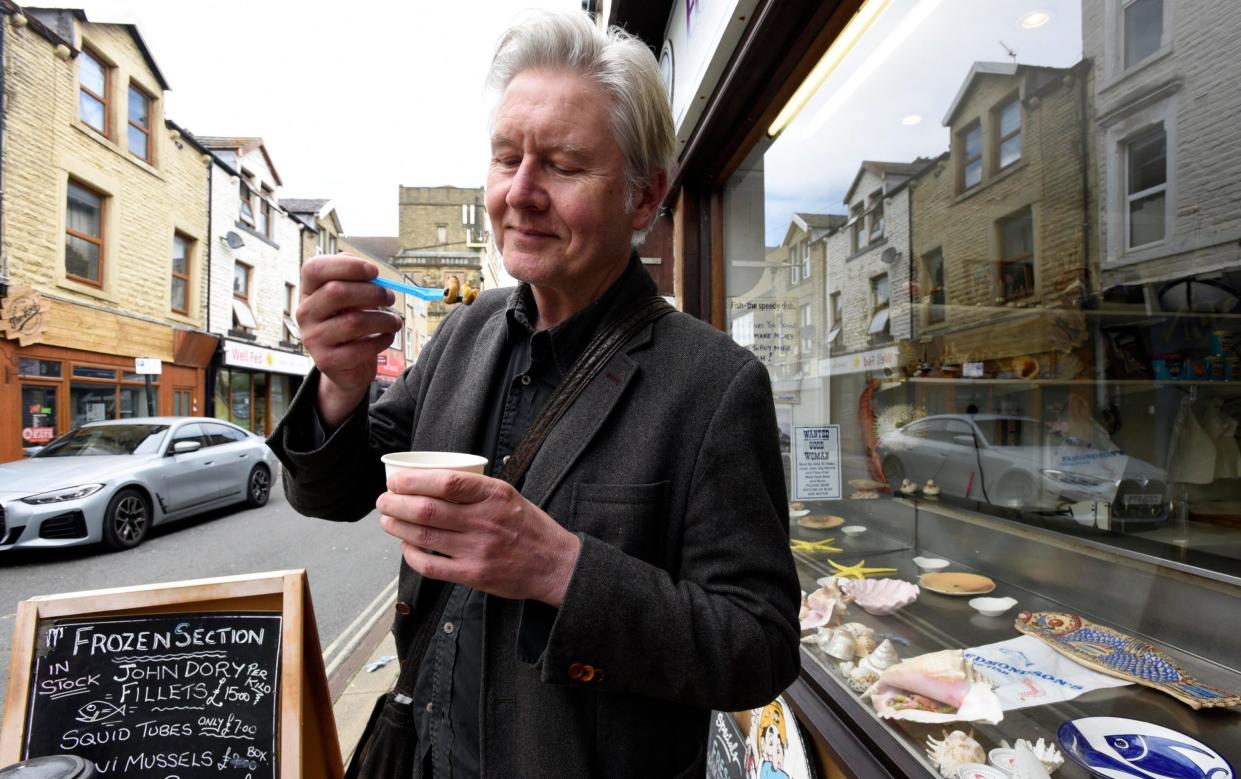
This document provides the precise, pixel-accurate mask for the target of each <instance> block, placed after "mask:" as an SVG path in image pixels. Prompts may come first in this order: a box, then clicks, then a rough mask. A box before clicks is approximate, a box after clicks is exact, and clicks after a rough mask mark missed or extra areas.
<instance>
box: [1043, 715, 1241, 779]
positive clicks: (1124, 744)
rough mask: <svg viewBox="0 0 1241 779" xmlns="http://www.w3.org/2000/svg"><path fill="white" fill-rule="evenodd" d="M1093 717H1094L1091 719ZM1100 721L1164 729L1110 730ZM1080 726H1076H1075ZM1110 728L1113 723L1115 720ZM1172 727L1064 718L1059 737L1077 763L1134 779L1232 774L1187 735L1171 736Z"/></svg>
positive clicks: (1228, 778)
mask: <svg viewBox="0 0 1241 779" xmlns="http://www.w3.org/2000/svg"><path fill="white" fill-rule="evenodd" d="M1092 720H1094V721H1095V722H1094V723H1092ZM1100 720H1110V722H1111V723H1116V724H1120V725H1123V724H1125V723H1128V724H1137V725H1139V726H1145V727H1146V728H1149V729H1151V730H1158V731H1160V732H1164V733H1168V734H1169V735H1168V736H1163V735H1156V734H1155V733H1145V734H1138V733H1119V734H1114V733H1109V732H1107V731H1106V730H1101V728H1102V727H1108V726H1106V725H1101V724H1099V722H1098V721H1100ZM1079 724H1080V725H1081V727H1078V725H1079ZM1113 727H1114V725H1113ZM1175 735H1177V734H1176V733H1175V731H1170V730H1167V729H1166V728H1157V726H1151V725H1148V724H1147V723H1141V722H1135V721H1133V720H1123V719H1113V718H1086V719H1083V720H1076V721H1074V722H1066V723H1064V724H1063V725H1061V726H1060V731H1059V733H1058V734H1057V737H1058V738H1059V740H1060V745H1061V746H1062V747H1064V749H1065V752H1066V753H1068V754H1069V755H1070V756H1071V757H1072V758H1073V759H1074V760H1075V761H1076V762H1078V763H1080V764H1082V765H1084V766H1086V767H1087V768H1089V769H1090V770H1091V771H1093V772H1095V773H1097V774H1099V775H1101V776H1108V777H1137V778H1138V779H1234V774H1233V771H1232V767H1231V766H1229V765H1228V762H1227V761H1226V760H1224V759H1223V758H1222V757H1220V756H1219V755H1217V754H1216V753H1214V752H1212V751H1210V750H1209V749H1205V748H1203V745H1200V744H1198V743H1197V742H1195V741H1193V740H1192V739H1189V738H1188V737H1182V738H1174V737H1173V736H1175Z"/></svg>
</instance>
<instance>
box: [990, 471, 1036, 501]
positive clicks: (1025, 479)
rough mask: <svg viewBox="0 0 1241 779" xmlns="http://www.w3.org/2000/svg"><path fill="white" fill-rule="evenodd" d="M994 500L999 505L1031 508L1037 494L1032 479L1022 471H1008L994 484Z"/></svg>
mask: <svg viewBox="0 0 1241 779" xmlns="http://www.w3.org/2000/svg"><path fill="white" fill-rule="evenodd" d="M994 498H995V499H994V500H992V503H995V504H996V505H999V506H1006V507H1008V508H1014V509H1021V510H1027V509H1028V510H1033V509H1034V508H1035V505H1034V504H1035V501H1036V500H1037V499H1038V495H1037V494H1036V492H1035V488H1034V480H1033V479H1031V478H1030V477H1029V475H1027V474H1024V473H1008V474H1005V475H1004V478H1002V479H1000V483H999V484H998V485H996V489H995V495H994Z"/></svg>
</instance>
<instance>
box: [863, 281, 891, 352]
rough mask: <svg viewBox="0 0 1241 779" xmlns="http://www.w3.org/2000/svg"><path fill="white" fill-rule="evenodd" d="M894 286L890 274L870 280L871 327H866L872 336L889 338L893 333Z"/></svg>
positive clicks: (868, 333)
mask: <svg viewBox="0 0 1241 779" xmlns="http://www.w3.org/2000/svg"><path fill="white" fill-rule="evenodd" d="M891 302H892V288H891V286H890V284H889V281H888V274H886V273H884V274H882V275H879V276H875V277H874V278H872V279H871V280H870V327H868V328H867V329H866V333H867V335H869V336H870V337H871V338H887V337H889V336H890V335H891V334H892V322H891V310H890V309H891V305H890V304H891Z"/></svg>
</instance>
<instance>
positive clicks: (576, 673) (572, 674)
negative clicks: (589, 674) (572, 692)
mask: <svg viewBox="0 0 1241 779" xmlns="http://www.w3.org/2000/svg"><path fill="white" fill-rule="evenodd" d="M585 670H586V667H585V666H584V665H582V664H581V663H574V664H573V665H571V666H569V678H570V679H574V680H576V679H581V678H582V672H583V671H585Z"/></svg>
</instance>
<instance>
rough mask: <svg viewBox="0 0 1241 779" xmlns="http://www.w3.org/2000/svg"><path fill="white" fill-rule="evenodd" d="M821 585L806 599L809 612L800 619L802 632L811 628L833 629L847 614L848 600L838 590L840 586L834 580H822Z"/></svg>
mask: <svg viewBox="0 0 1241 779" xmlns="http://www.w3.org/2000/svg"><path fill="white" fill-rule="evenodd" d="M820 581H822V582H823V585H822V586H821V587H819V589H817V590H815V591H814V592H812V593H810V595H809V596H807V598H806V608H807V609H808V610H809V611H808V612H807V613H806V615H805V616H804V617H802V620H801V622H802V625H801V629H802V630H811V629H813V628H822V627H835V626H837V625H839V624H840V623H842V622H844V621H845V617H846V616H848V614H849V607H848V606H847V605H846V604H848V602H849V600H850V598H849V597H848V596H847V595H845V594H844V593H843V592H841V590H840V584H839V583H838V582H837V581H836V579H834V578H829V579H822V580H820Z"/></svg>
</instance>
